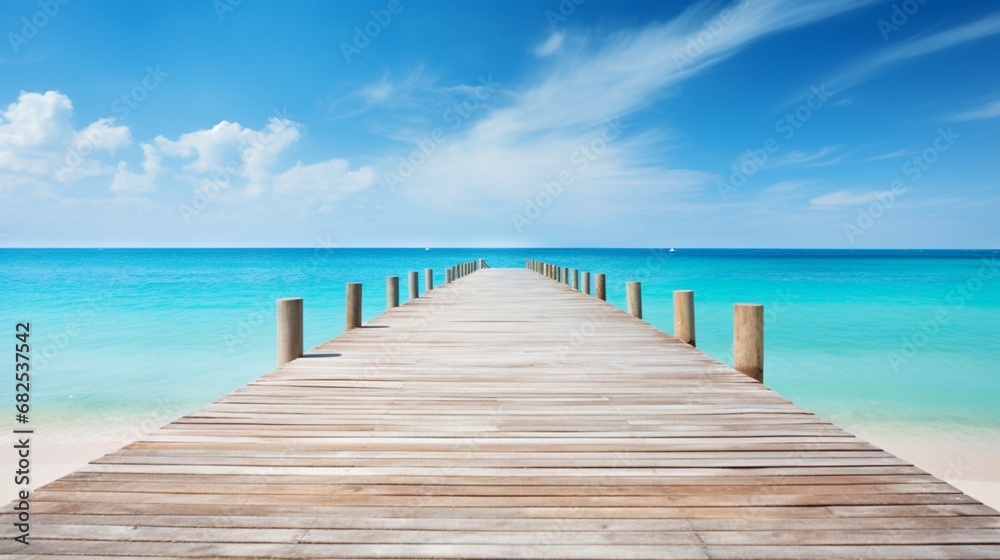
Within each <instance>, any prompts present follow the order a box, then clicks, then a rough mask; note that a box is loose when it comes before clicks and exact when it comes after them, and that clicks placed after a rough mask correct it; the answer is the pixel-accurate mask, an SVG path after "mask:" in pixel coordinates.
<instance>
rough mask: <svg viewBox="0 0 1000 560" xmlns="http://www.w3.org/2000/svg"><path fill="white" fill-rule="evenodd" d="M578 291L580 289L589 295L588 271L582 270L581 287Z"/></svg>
mask: <svg viewBox="0 0 1000 560" xmlns="http://www.w3.org/2000/svg"><path fill="white" fill-rule="evenodd" d="M580 291H582V292H583V293H585V294H587V295H588V296H589V295H590V273H589V272H584V273H583V289H582V290H580Z"/></svg>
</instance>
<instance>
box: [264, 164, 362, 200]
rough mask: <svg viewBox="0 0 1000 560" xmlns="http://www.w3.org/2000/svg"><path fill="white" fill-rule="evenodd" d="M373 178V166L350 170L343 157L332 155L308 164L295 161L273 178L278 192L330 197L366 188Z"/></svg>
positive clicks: (308, 196) (335, 197)
mask: <svg viewBox="0 0 1000 560" xmlns="http://www.w3.org/2000/svg"><path fill="white" fill-rule="evenodd" d="M375 180H376V175H375V169H374V168H372V167H361V168H359V169H356V170H353V171H352V170H351V169H350V164H349V163H348V161H347V160H345V159H339V158H334V159H331V160H328V161H324V162H321V163H314V164H311V165H304V164H302V163H301V162H299V163H296V164H295V166H294V167H292V168H291V169H289V170H287V171H285V172H283V173H281V174H279V175H277V176H276V177H275V178H274V190H275V192H276V193H278V194H281V195H289V196H302V197H306V198H312V199H320V200H325V201H332V200H338V199H341V198H344V197H346V196H347V195H350V194H352V193H355V192H358V191H361V190H364V189H367V188H368V187H371V186H372V185H373V184H375Z"/></svg>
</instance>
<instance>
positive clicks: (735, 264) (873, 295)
mask: <svg viewBox="0 0 1000 560" xmlns="http://www.w3.org/2000/svg"><path fill="white" fill-rule="evenodd" d="M479 257H482V258H485V259H486V261H487V263H488V264H489V265H490V266H492V267H523V266H524V259H525V258H529V257H530V258H535V259H539V260H543V261H546V262H552V263H557V264H560V265H563V266H568V267H571V268H574V267H575V268H579V269H580V270H589V271H593V272H603V273H605V274H607V279H608V280H607V282H608V300H609V302H611V303H612V304H614V305H616V306H618V307H624V304H625V290H624V287H625V282H626V281H631V280H639V281H641V282H642V283H643V308H644V315H645V318H646V320H647V321H649V322H650V323H652V324H654V325H656V326H657V327H659V328H661V329H663V330H664V331H667V332H672V331H673V326H672V321H673V319H672V303H671V298H672V291H673V290H677V289H692V290H695V302H696V317H697V342H698V347H699V348H701V349H703V350H704V351H706V352H708V353H709V354H711V355H712V356H714V357H716V358H718V359H720V360H722V361H724V362H726V363H730V364H731V345H732V305H733V304H734V303H737V302H755V303H763V304H764V305H765V309H766V315H765V346H766V349H765V352H766V354H765V355H766V364H765V370H766V374H765V375H766V384H767V385H768V386H770V387H772V388H773V389H775V390H777V391H779V392H780V393H782V394H783V395H785V396H786V397H788V398H790V399H791V400H793V401H795V402H796V403H798V404H800V405H802V406H804V407H805V408H807V409H809V410H812V411H813V412H816V413H818V414H820V415H822V416H825V417H827V418H829V419H831V420H834V421H836V422H839V423H842V424H843V425H845V426H847V427H851V426H862V425H878V424H886V425H907V426H929V427H934V428H935V429H939V430H944V431H947V430H951V429H953V428H959V429H962V428H967V429H976V430H979V429H982V430H987V432H988V433H994V434H995V433H997V432H996V431H995V430H998V429H1000V364H998V358H997V350H998V348H1000V260H998V253H997V252H996V251H813V250H704V249H678V250H677V251H676V252H672V253H671V252H667V251H665V250H662V249H654V250H648V249H635V250H620V249H566V250H562V249H510V250H507V249H476V250H472V249H432V250H429V251H427V250H423V249H259V250H254V249H249V250H248V249H204V250H201V249H199V250H131V249H129V250H124V249H123V250H28V249H23V250H18V249H9V250H0V319H2V320H0V335H3V334H2V333H3V332H4V331H6V332H7V334H6V335H3V336H7V337H8V338H9V339H11V340H10V341H11V342H13V338H14V325H15V323H16V322H28V321H30V323H31V341H32V363H33V365H34V369H33V375H32V385H31V394H32V400H31V405H32V409H31V423H32V425H33V426H41V427H43V428H48V430H47V431H48V433H49V435H48V436H47V437H48V439H49V440H53V439H60V438H61V439H64V440H66V441H73V442H78V443H86V442H88V441H105V440H115V439H132V438H134V437H138V436H139V435H141V433H142V432H146V431H150V430H152V429H154V428H155V427H157V426H159V425H161V424H163V423H166V422H168V421H169V420H171V419H173V418H175V417H177V416H179V415H182V414H184V413H186V412H188V411H190V410H193V409H195V408H197V407H199V406H201V405H203V404H205V403H208V402H210V401H212V400H214V399H216V398H218V397H220V396H222V395H224V394H226V393H228V392H230V391H232V390H234V389H236V388H238V387H240V386H242V385H244V384H246V383H247V382H249V381H251V380H253V379H255V378H256V377H258V376H260V375H262V374H264V373H266V372H268V371H270V370H271V369H273V367H274V362H275V311H274V307H275V300H276V299H277V298H279V297H291V296H296V297H304V298H305V338H306V341H305V342H306V347H307V348H310V347H312V346H315V345H318V344H320V343H322V342H325V341H326V340H329V339H330V338H332V337H334V336H336V335H337V334H339V333H340V332H342V330H343V317H344V285H345V283H347V282H362V283H363V284H364V289H365V297H364V309H363V314H364V318H365V320H367V319H370V318H372V317H374V316H376V315H378V314H379V313H381V312H382V311H383V310H384V305H385V295H384V287H385V278H386V276H390V275H398V276H400V277H401V278H402V280H401V290H400V291H401V294H402V297H403V298H404V299H405V296H406V294H407V287H406V273H407V272H408V271H410V270H419V271H421V281H422V278H423V272H422V271H423V270H424V268H428V267H430V268H433V269H434V270H435V273H436V282H435V283H436V284H439V283H441V282H443V280H444V278H443V271H444V268H445V267H446V266H449V265H451V264H454V263H457V262H461V261H466V260H472V259H475V258H479ZM8 350H9V353H10V354H11V355H10V356H9V357H6V358H3V359H5V360H12V359H13V351H12V345H8ZM3 400H4V402H6V403H9V404H10V405H11V406H10V408H11V409H12V408H13V406H12V405H13V383H9V384H8V388H6V389H5V393H4V396H3ZM10 414H11V416H12V417H13V411H10Z"/></svg>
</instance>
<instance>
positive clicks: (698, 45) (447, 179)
mask: <svg viewBox="0 0 1000 560" xmlns="http://www.w3.org/2000/svg"><path fill="white" fill-rule="evenodd" d="M867 3H869V1H868V0H833V1H829V2H822V3H818V2H817V3H803V2H793V1H791V0H757V1H754V2H749V3H742V4H740V6H742V7H741V8H740V9H739V10H729V11H723V12H718V11H711V10H710V9H709V8H708V4H705V3H699V4H697V5H696V6H695V7H694V8H691V9H689V10H688V11H686V12H684V13H683V14H682V15H680V16H679V17H677V18H675V19H674V20H672V21H670V22H667V23H665V24H659V25H652V26H649V27H646V28H643V29H639V30H632V31H628V32H622V33H618V34H616V35H614V36H613V37H611V38H610V39H608V40H607V41H606V42H605V43H604V44H603V45H601V46H600V47H599V48H597V49H596V50H594V49H592V50H591V52H579V51H576V50H574V51H573V52H571V53H570V52H566V51H565V49H563V50H559V51H555V52H553V53H552V56H554V57H557V60H556V61H555V63H554V64H553V65H552V66H551V68H552V69H553V70H552V72H551V73H550V74H547V75H546V76H545V77H544V78H542V79H541V80H540V81H538V82H536V83H535V84H533V85H531V86H529V87H527V88H525V89H523V90H522V91H519V92H512V93H511V94H510V95H509V98H510V99H512V101H511V102H509V103H508V104H507V105H506V106H503V107H501V108H497V109H492V110H488V111H487V112H485V113H484V114H483V117H482V118H480V119H478V121H476V122H475V123H474V124H473V125H472V126H471V127H470V128H469V129H468V130H467V131H466V132H464V133H462V134H456V135H454V136H452V137H449V138H447V139H446V140H445V141H443V142H440V143H439V144H437V145H436V146H435V151H434V153H433V154H432V155H431V156H430V157H429V158H426V162H424V163H422V164H421V165H417V166H415V167H416V171H415V172H414V173H413V175H412V176H411V177H409V178H407V179H406V180H405V182H404V183H403V186H402V187H400V188H401V189H402V192H403V194H404V195H406V196H407V197H409V199H410V200H411V201H413V203H415V204H426V205H433V206H436V207H438V208H441V209H446V210H452V211H457V210H458V209H469V208H475V209H479V210H481V211H482V212H489V211H492V212H494V213H496V212H497V208H509V209H510V210H511V211H516V210H517V209H519V208H520V207H521V205H522V201H523V200H524V199H525V198H526V197H534V196H536V195H537V194H538V193H539V192H540V191H541V189H542V188H543V184H544V183H546V182H551V181H553V180H556V179H557V177H558V176H559V174H560V173H561V172H569V173H570V175H572V181H573V184H572V185H570V186H568V187H566V189H565V190H566V191H567V192H572V193H575V194H573V195H568V194H567V195H564V198H562V199H561V200H563V201H565V200H568V199H570V198H572V199H573V200H574V203H576V204H586V205H587V206H589V207H590V208H591V211H592V212H596V213H603V215H607V213H608V212H611V211H618V210H617V209H619V208H620V209H622V210H621V211H627V210H625V209H627V208H629V203H635V204H633V205H632V209H633V210H634V208H635V207H636V204H638V205H640V206H639V207H649V206H650V205H653V204H655V203H656V202H655V200H656V199H657V197H658V196H660V195H665V194H667V193H671V196H677V194H678V193H680V192H690V191H691V190H692V189H695V188H698V187H701V186H704V185H706V184H707V183H708V181H709V179H710V177H709V176H708V174H705V173H701V172H697V171H692V170H687V169H673V168H670V167H669V166H668V165H667V164H666V161H667V160H666V159H665V155H666V152H665V149H664V147H663V144H662V141H663V139H664V138H665V136H666V135H665V134H664V133H663V132H661V131H653V132H652V133H648V132H649V131H638V130H629V131H627V132H626V133H624V134H623V135H621V136H620V137H618V138H616V139H614V140H613V141H611V142H606V143H604V144H605V146H604V148H605V149H604V150H603V151H602V153H601V154H600V155H599V157H597V158H595V159H589V158H586V159H587V161H586V162H584V163H585V166H583V165H580V164H579V162H580V160H579V158H578V155H579V154H580V152H581V149H582V148H583V149H586V147H587V146H589V145H590V144H591V143H592V142H596V143H598V144H601V139H600V136H601V134H602V132H603V131H604V130H605V128H606V126H607V124H606V123H608V122H609V121H613V120H615V119H618V118H619V117H621V118H622V122H623V123H626V124H628V119H627V117H628V115H630V114H632V113H635V112H637V111H639V110H641V109H643V108H645V107H646V106H648V105H649V104H650V103H652V102H653V101H655V100H656V99H657V98H658V97H659V96H662V95H663V92H664V90H665V89H666V88H668V87H671V86H675V85H678V84H680V83H682V82H683V81H684V80H687V79H689V78H691V77H692V76H694V75H696V74H698V73H700V72H702V71H704V70H705V69H707V68H709V67H711V66H712V65H714V64H717V63H718V62H720V61H722V60H725V59H726V58H728V57H730V56H732V55H734V54H736V53H737V52H739V51H741V50H742V49H743V48H745V47H746V46H748V45H749V44H751V43H752V42H754V41H756V40H758V39H760V38H762V37H765V36H767V35H770V34H773V33H776V32H779V31H782V30H786V29H791V28H794V27H799V26H803V25H807V24H809V23H812V22H815V21H818V20H821V19H823V18H826V17H828V16H831V15H834V14H836V13H839V12H842V11H844V10H849V9H852V8H855V7H858V6H861V5H865V4H867ZM723 16H725V22H724V23H722V31H721V32H720V33H718V34H717V35H713V36H712V37H711V39H709V40H707V41H706V40H704V35H705V33H704V32H705V29H706V22H710V21H717V20H718V21H721V19H720V18H722V17H723ZM542 46H544V45H542ZM540 52H541V51H540ZM477 117H478V116H477ZM633 125H634V123H633ZM635 128H638V126H635ZM646 133H648V134H646ZM403 155H404V156H405V154H403ZM574 158H576V161H574ZM382 167H383V168H384V169H385V170H387V171H392V172H396V171H398V170H399V169H400V163H399V157H398V156H397V157H394V158H391V159H389V160H388V161H386V162H384V163H383V166H382ZM584 167H585V168H584ZM387 182H388V181H387ZM660 198H661V199H662V196H660ZM584 199H586V202H584ZM561 204H564V202H560V205H561ZM501 211H502V210H501Z"/></svg>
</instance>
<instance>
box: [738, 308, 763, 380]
mask: <svg viewBox="0 0 1000 560" xmlns="http://www.w3.org/2000/svg"><path fill="white" fill-rule="evenodd" d="M733 369H735V370H736V371H739V372H741V373H745V374H747V375H749V376H750V377H752V378H754V379H756V380H757V381H760V382H763V381H764V306H763V305H758V304H755V303H738V304H736V305H735V306H734V308H733Z"/></svg>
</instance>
